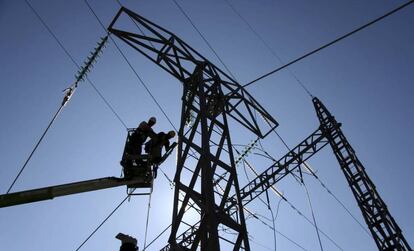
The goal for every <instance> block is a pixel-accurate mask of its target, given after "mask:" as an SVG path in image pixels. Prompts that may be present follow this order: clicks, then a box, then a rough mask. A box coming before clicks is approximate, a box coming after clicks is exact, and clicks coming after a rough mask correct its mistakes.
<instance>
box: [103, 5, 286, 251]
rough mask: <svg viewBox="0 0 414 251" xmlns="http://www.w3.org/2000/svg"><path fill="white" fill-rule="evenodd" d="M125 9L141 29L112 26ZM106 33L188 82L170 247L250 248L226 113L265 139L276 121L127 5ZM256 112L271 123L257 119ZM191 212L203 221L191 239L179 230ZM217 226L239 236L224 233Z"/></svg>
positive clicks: (241, 90) (187, 48)
mask: <svg viewBox="0 0 414 251" xmlns="http://www.w3.org/2000/svg"><path fill="white" fill-rule="evenodd" d="M122 14H126V15H127V16H128V17H130V18H131V20H133V21H134V22H135V24H136V26H137V27H138V28H139V29H140V30H141V32H142V35H139V34H135V33H131V32H127V31H124V30H120V29H119V28H115V22H116V21H117V20H118V19H119V18H122ZM108 31H110V32H111V33H112V34H114V35H116V36H117V37H119V38H120V39H121V40H123V41H124V42H126V43H127V44H129V45H130V46H132V47H133V48H135V49H136V50H138V51H139V52H141V53H142V54H144V55H145V56H146V57H148V58H149V59H150V60H152V61H153V62H155V63H156V64H158V65H159V66H160V67H162V68H163V69H164V70H166V71H167V72H169V73H170V74H172V75H173V76H174V77H176V78H177V79H178V80H179V81H180V82H181V83H182V84H183V96H182V109H181V123H180V129H179V131H178V161H177V170H176V174H175V177H174V182H175V192H174V208H173V220H172V228H171V234H170V238H169V246H167V247H166V248H165V250H169V249H172V250H187V249H188V250H194V249H196V248H197V247H198V246H200V247H201V250H220V246H222V245H223V242H226V243H227V244H226V245H230V246H231V249H233V250H241V249H244V250H250V246H249V241H248V236H247V230H246V223H245V217H244V212H243V205H242V204H241V198H240V187H239V183H238V180H237V172H236V165H235V160H234V159H235V158H234V153H233V149H232V143H231V137H230V132H229V125H228V119H229V118H232V119H234V120H235V121H236V122H237V123H239V124H241V125H242V126H243V127H245V128H246V129H248V130H249V131H251V132H252V133H253V134H255V135H256V136H258V137H261V138H263V137H264V136H265V135H267V134H268V133H269V132H270V131H271V130H273V129H274V128H275V127H276V126H277V125H278V123H277V122H276V120H275V119H274V118H272V116H270V115H269V114H268V113H267V112H266V111H265V110H264V109H263V108H262V107H261V106H260V104H259V103H257V101H256V100H255V99H254V98H253V97H252V96H251V95H250V94H249V93H248V92H246V91H245V90H244V88H243V87H242V86H241V85H240V84H238V83H237V82H236V81H235V80H233V79H232V78H230V77H229V76H228V75H227V74H225V73H224V72H223V71H221V70H220V69H219V68H218V67H216V66H215V65H214V64H212V63H211V62H209V61H208V60H207V59H206V58H204V57H203V56H201V55H200V54H199V53H197V52H196V51H195V50H194V49H192V48H191V47H190V46H189V45H187V44H186V43H185V42H183V41H182V40H181V39H180V38H178V37H177V36H176V35H174V34H173V33H171V32H169V31H167V30H165V29H163V28H161V27H159V26H157V25H156V24H154V23H151V22H150V21H148V20H146V19H145V18H143V17H141V16H139V15H137V14H135V13H133V12H131V11H129V10H128V9H125V8H122V9H121V10H120V11H119V13H118V15H117V16H116V17H115V19H114V21H113V22H112V24H111V25H110V27H109V29H108ZM256 114H257V115H258V116H261V117H263V118H264V119H265V120H266V122H267V123H259V122H258V121H257V120H256V119H255V115H256ZM218 176H219V177H220V179H217V177H218ZM194 214H196V215H197V216H196V218H197V219H198V220H199V222H198V223H197V224H196V225H197V227H193V228H192V231H191V238H187V236H185V235H179V233H181V232H182V231H183V230H185V229H186V228H188V226H189V225H192V224H194V222H191V221H189V220H191V218H194ZM220 228H226V231H227V232H231V233H232V234H235V235H236V236H237V237H236V238H235V240H229V239H226V238H225V237H223V236H220V235H219V234H218V231H219V229H220ZM229 243H230V244H229Z"/></svg>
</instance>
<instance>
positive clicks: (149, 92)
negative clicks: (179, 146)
mask: <svg viewBox="0 0 414 251" xmlns="http://www.w3.org/2000/svg"><path fill="white" fill-rule="evenodd" d="M84 2H85V4H86V5H87V6H88V8H89V10H90V11H91V13H92V14H93V16H94V17H95V18H96V20H97V21H98V22H99V24H100V26H101V27H102V29H104V30H105V31H106V28H105V25H104V24H103V23H102V21H101V19H100V18H99V17H98V15H97V14H96V12H95V11H94V10H93V8H92V6H91V5H90V4H89V2H88V1H87V0H84ZM117 2H118V4H120V2H119V1H117ZM121 6H122V5H121ZM109 38H110V39H111V41H112V42H113V43H114V45H115V47H116V48H117V50H118V52H119V53H120V54H121V56H122V57H123V59H124V60H125V62H126V63H127V64H128V66H129V67H130V68H131V70H132V71H133V72H134V75H135V76H136V77H137V78H138V80H139V82H140V83H141V85H142V86H143V87H144V88H145V90H146V91H147V93H148V94H149V95H150V96H151V98H152V100H153V101H154V102H155V104H156V105H157V106H158V108H159V109H160V110H161V112H162V113H163V114H164V117H165V118H166V119H167V120H168V122H169V123H170V124H171V126H172V127H173V128H174V129H175V131H178V130H177V128H176V127H175V126H174V124H173V123H172V121H171V119H170V118H169V117H168V115H167V114H166V113H165V111H164V109H163V108H162V107H161V105H160V104H159V102H158V101H157V99H156V98H155V97H154V95H153V94H152V92H151V91H150V89H149V88H148V86H147V85H146V84H145V82H144V81H143V80H142V78H141V77H140V75H139V74H138V72H137V71H136V70H135V68H134V67H133V66H132V64H131V62H130V61H129V60H128V58H127V57H126V56H125V54H124V53H123V52H122V50H121V48H120V47H119V46H118V44H117V43H116V42H115V40H114V39H113V38H112V37H111V36H109Z"/></svg>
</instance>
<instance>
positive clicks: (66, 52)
mask: <svg viewBox="0 0 414 251" xmlns="http://www.w3.org/2000/svg"><path fill="white" fill-rule="evenodd" d="M25 3H26V4H27V5H28V6H29V8H30V10H31V11H32V12H33V13H34V14H35V15H36V17H37V18H38V19H39V21H40V22H41V23H42V25H43V26H44V27H45V28H46V30H47V31H48V32H49V34H50V35H51V36H52V37H53V38H54V40H55V41H56V42H57V43H58V44H59V46H60V48H61V49H62V50H63V51H64V52H65V54H66V55H67V56H68V57H69V58H70V60H71V61H72V62H73V63H74V64H75V65H76V67H77V68H78V69H81V68H80V66H79V65H78V64H77V63H76V61H75V60H74V58H73V57H72V55H71V54H70V53H69V52H68V50H67V49H66V48H65V47H64V46H63V44H62V42H61V41H60V40H59V39H58V38H57V36H56V35H55V34H54V33H53V31H52V30H51V29H50V28H49V26H48V25H47V24H46V22H45V21H44V20H43V18H42V17H41V16H40V15H39V13H38V12H37V11H36V9H35V8H34V7H33V6H32V5H31V4H30V2H29V1H28V0H25ZM88 81H89V83H90V84H91V85H92V87H93V89H94V90H95V91H96V92H97V93H98V95H99V96H100V97H101V99H102V100H103V101H104V102H105V104H106V105H107V106H108V107H109V108H110V109H111V111H112V112H113V113H114V114H115V116H116V117H117V118H118V120H119V121H120V122H121V123H122V125H123V126H124V127H125V128H127V126H126V125H125V123H124V122H123V121H122V119H121V118H120V117H119V115H118V114H117V113H116V111H115V110H114V109H113V108H112V106H111V105H110V104H109V102H108V101H107V100H106V99H105V98H104V97H103V96H102V94H101V93H100V92H99V91H98V89H97V88H96V87H95V85H94V84H93V83H92V82H91V81H90V80H89V78H88ZM66 97H69V98H70V96H65V98H66ZM66 102H67V100H66ZM66 102H65V101H64V102H62V104H61V105H60V107H59V109H58V110H57V111H56V113H55V114H54V116H53V117H52V120H51V121H50V122H49V124H48V126H47V127H46V129H45V131H44V132H43V134H42V136H41V137H40V138H39V140H38V141H37V143H36V145H35V147H34V148H33V150H32V152H31V153H30V155H29V157H28V158H27V159H26V161H25V163H24V164H23V166H22V167H21V169H20V171H19V172H18V174H17V175H16V177H15V178H14V180H13V182H12V184H11V185H10V187H9V188H8V189H7V192H6V193H7V194H8V193H9V192H10V191H11V189H12V188H13V186H14V185H15V184H16V182H17V180H18V179H19V177H20V175H21V174H22V172H23V170H24V169H25V168H26V166H27V164H28V163H29V161H30V160H31V158H32V156H33V154H34V153H35V151H36V150H37V148H38V146H39V145H40V143H41V142H42V141H43V139H44V137H45V135H46V134H47V132H48V131H49V129H50V127H51V126H52V124H53V123H54V122H55V120H56V118H57V117H58V116H59V114H60V113H61V112H62V110H63V107H64V106H65V105H66Z"/></svg>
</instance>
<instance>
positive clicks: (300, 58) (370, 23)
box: [243, 0, 414, 87]
mask: <svg viewBox="0 0 414 251" xmlns="http://www.w3.org/2000/svg"><path fill="white" fill-rule="evenodd" d="M412 3H414V0H410V1H408V2H406V3H404V4H402V5H400V6H399V7H397V8H395V9H393V10H391V11H389V12H387V13H385V14H384V15H382V16H380V17H378V18H376V19H374V20H372V21H370V22H368V23H366V24H364V25H362V26H360V27H358V28H356V29H354V30H352V31H350V32H348V33H346V34H345V35H342V36H340V37H338V38H336V39H334V40H333V41H331V42H329V43H326V44H324V45H322V46H320V47H319V48H317V49H315V50H313V51H310V52H308V53H306V54H305V55H303V56H300V57H298V58H296V59H294V60H292V61H290V62H289V63H287V64H285V65H283V66H280V67H278V68H276V69H275V70H273V71H271V72H268V73H266V74H264V75H262V76H260V77H258V78H256V79H254V80H252V81H250V82H248V83H247V84H245V85H243V87H247V86H249V85H251V84H253V83H255V82H257V81H259V80H261V79H264V78H266V77H268V76H270V75H272V74H274V73H276V72H278V71H280V70H283V69H284V68H286V67H288V66H290V65H292V64H294V63H297V62H298V61H301V60H302V59H305V58H307V57H309V56H311V55H313V54H315V53H317V52H319V51H321V50H323V49H325V48H327V47H330V46H331V45H334V44H336V43H337V42H339V41H341V40H343V39H345V38H347V37H349V36H351V35H353V34H355V33H357V32H359V31H361V30H363V29H365V28H367V27H369V26H371V25H373V24H375V23H377V22H379V21H381V20H382V19H384V18H386V17H388V16H390V15H392V14H394V13H396V12H398V11H399V10H402V9H403V8H405V7H407V6H409V5H410V4H412Z"/></svg>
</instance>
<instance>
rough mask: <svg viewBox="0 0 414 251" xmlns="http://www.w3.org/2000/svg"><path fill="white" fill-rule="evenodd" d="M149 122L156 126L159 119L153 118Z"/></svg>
mask: <svg viewBox="0 0 414 251" xmlns="http://www.w3.org/2000/svg"><path fill="white" fill-rule="evenodd" d="M148 122H151V123H153V124H155V123H156V122H157V119H156V118H155V117H151V118H150V119H149V120H148Z"/></svg>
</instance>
